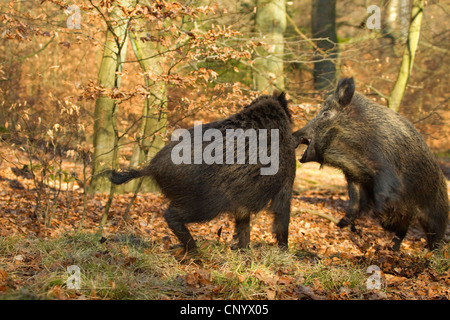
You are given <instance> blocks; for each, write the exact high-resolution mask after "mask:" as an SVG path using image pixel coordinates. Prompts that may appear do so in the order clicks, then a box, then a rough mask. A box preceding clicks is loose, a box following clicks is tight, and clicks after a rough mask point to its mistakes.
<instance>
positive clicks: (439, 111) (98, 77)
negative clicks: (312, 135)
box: [0, 0, 450, 299]
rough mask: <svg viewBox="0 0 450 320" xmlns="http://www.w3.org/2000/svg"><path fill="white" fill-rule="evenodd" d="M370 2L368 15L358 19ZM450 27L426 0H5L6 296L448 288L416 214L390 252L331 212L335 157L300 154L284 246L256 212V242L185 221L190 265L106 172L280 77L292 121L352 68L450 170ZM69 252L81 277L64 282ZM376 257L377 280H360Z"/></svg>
mask: <svg viewBox="0 0 450 320" xmlns="http://www.w3.org/2000/svg"><path fill="white" fill-rule="evenodd" d="M370 5H377V6H378V7H379V8H380V22H381V28H380V29H369V28H368V22H369V20H368V18H370V17H371V16H372V13H368V12H367V8H368V7H369V6H370ZM422 9H423V10H422ZM418 17H420V19H421V20H420V24H419V27H420V31H419V30H417V28H416V29H414V28H415V27H416V26H415V25H414V24H413V23H411V24H410V21H413V22H414V23H416V24H417V22H418V21H419V20H418V19H417V18H418ZM419 35H420V36H419ZM449 38H450V4H449V3H447V2H445V1H437V0H436V1H418V0H414V1H412V0H411V1H408V0H388V1H380V0H378V1H375V0H374V1H359V0H356V1H348V0H334V1H333V0H326V1H324V0H311V1H309V0H299V1H284V0H257V1H256V0H252V1H249V0H239V1H221V0H211V1H203V0H202V1H178V2H177V1H131V0H128V1H126V0H123V1H117V2H116V1H107V0H100V1H93V0H92V1H88V0H78V1H63V0H49V1H34V0H33V1H32V0H17V1H6V0H3V1H1V2H0V134H1V140H0V297H3V298H5V299H19V298H25V299H34V298H50V299H197V298H201V299H210V298H212V299H217V298H225V299H230V298H231V299H448V298H449V297H450V289H449V286H450V271H449V265H450V263H449V259H448V254H449V246H448V244H447V245H446V246H444V248H443V249H442V250H441V251H440V252H433V253H432V252H427V251H426V250H425V249H424V239H423V234H421V230H420V228H413V230H411V231H410V232H409V234H408V236H407V238H406V241H405V242H404V245H403V246H404V248H403V250H402V252H401V253H398V254H393V253H391V252H390V251H389V250H387V247H388V244H389V241H390V240H391V237H392V235H390V234H388V233H387V232H385V231H383V230H382V229H381V227H379V226H378V224H377V223H376V222H375V221H374V220H372V219H371V218H370V217H368V218H367V219H363V221H361V222H360V225H358V229H360V232H359V233H357V234H354V233H351V232H350V231H348V230H340V229H338V228H337V227H336V226H335V225H334V224H335V221H336V220H338V219H339V218H340V217H341V216H342V215H343V214H344V212H345V206H346V203H347V200H348V198H347V195H346V188H345V181H344V179H343V177H342V174H341V173H340V172H339V171H336V170H334V169H331V168H323V169H321V170H318V169H319V165H315V164H307V165H302V166H300V165H299V167H298V168H297V179H296V182H295V195H294V199H293V202H292V222H291V227H290V248H289V250H288V251H287V252H281V251H279V250H278V249H276V248H275V247H274V246H273V243H274V239H273V236H272V234H271V231H270V227H269V226H270V220H271V216H270V214H267V213H265V212H264V213H261V214H259V215H258V216H256V217H255V218H254V221H253V222H252V244H253V246H252V248H251V249H249V250H248V251H245V252H235V251H231V250H230V249H229V247H230V243H231V242H232V233H233V223H232V221H231V220H230V219H229V218H228V217H227V216H223V217H220V218H218V219H215V220H214V221H212V222H211V223H207V224H199V225H196V224H195V225H192V226H191V229H192V230H193V234H194V237H195V238H196V239H198V241H199V243H200V244H201V251H202V260H201V261H190V262H180V261H178V260H177V259H176V258H175V257H174V255H173V254H172V253H171V252H170V249H171V247H172V246H173V245H175V244H176V243H177V241H176V239H175V238H174V237H173V235H172V234H171V233H170V231H169V229H168V228H167V226H166V225H165V222H164V220H163V218H162V213H163V212H164V208H165V206H166V202H165V199H164V198H163V197H162V196H160V195H159V194H158V192H157V189H156V188H155V186H154V185H153V184H152V183H151V181H146V180H143V181H142V182H137V183H130V184H128V185H126V186H125V189H120V188H115V187H113V186H111V185H110V184H109V183H108V181H107V179H106V178H105V176H104V175H103V174H102V173H103V172H104V171H105V170H108V169H111V168H118V167H128V166H129V165H130V164H131V165H132V166H139V165H141V164H143V163H145V162H146V161H148V159H150V158H151V157H152V155H154V154H155V152H157V150H158V149H159V148H161V146H163V145H164V143H165V142H166V141H167V140H168V139H170V134H171V132H172V131H173V130H174V129H176V128H179V127H189V126H191V125H192V124H193V121H194V120H202V122H203V123H206V122H209V121H213V120H217V119H220V118H224V117H226V116H227V115H230V114H232V113H234V112H236V111H237V110H239V109H240V108H241V107H242V106H243V105H245V104H246V103H248V102H249V101H251V100H252V99H253V98H254V97H256V96H258V95H260V94H261V93H271V92H272V91H273V90H275V89H278V90H285V91H286V92H287V93H288V97H289V99H290V101H291V102H290V107H291V109H292V110H293V113H294V127H295V128H300V127H301V126H303V125H304V124H305V123H306V122H307V120H308V119H311V118H312V117H313V116H314V114H315V112H316V111H317V110H318V108H319V107H320V103H321V101H322V100H323V98H324V97H325V95H326V94H327V93H328V92H329V91H330V90H332V89H333V86H334V84H335V83H336V81H337V80H338V79H339V77H341V76H353V77H354V78H355V81H356V85H357V90H359V91H361V92H363V93H365V94H366V95H368V96H369V97H371V98H372V99H374V100H376V101H378V102H379V103H380V104H382V105H386V106H389V107H391V108H394V109H396V108H397V107H398V112H400V113H401V114H403V115H405V116H406V117H407V118H408V119H409V120H410V121H411V122H413V123H414V125H415V126H416V128H417V129H418V130H419V132H421V133H422V135H423V136H424V138H425V139H426V141H427V143H428V144H429V146H430V147H431V149H432V150H433V152H434V153H435V154H436V155H437V157H438V159H439V162H440V164H441V167H442V169H443V171H444V173H445V174H446V176H447V178H448V177H449V174H450V160H449V158H450V153H449V152H450V143H449V142H450V141H449V131H450V126H449V125H448V121H449V118H450V110H449V108H448V101H449V99H450V92H449V90H448V88H447V84H448V83H449V71H450V70H449V69H450V66H449V59H450V55H449V51H450V41H449ZM415 42H417V48H413V47H414V46H413V45H412V44H414V43H415ZM408 49H409V51H408ZM411 49H412V51H411ZM405 55H406V58H405ZM412 57H414V59H413V60H412V59H411V58H412ZM405 70H406V71H405ZM405 77H406V81H407V82H403V84H402V83H401V81H400V80H402V79H404V78H405ZM399 83H400V84H402V85H398V84H399ZM397 87H402V88H400V89H404V94H401V95H400V96H401V98H402V99H401V104H399V105H395V103H394V102H395V101H394V100H395V99H394V98H396V97H397V96H398V91H397V89H395V88H397ZM394 89H395V90H394ZM400 91H402V90H400ZM299 149H300V148H299ZM299 152H301V150H299ZM320 215H321V216H320ZM324 217H325V219H324ZM448 237H449V236H448V233H447V241H448ZM70 265H78V266H80V268H81V270H82V288H81V289H80V290H73V289H69V288H68V287H67V284H66V280H67V277H68V274H67V271H66V269H67V267H68V266H70ZM370 265H377V266H379V267H380V268H381V270H382V279H383V281H382V287H381V288H379V289H375V290H373V289H370V290H369V289H367V286H366V280H367V277H368V274H366V270H367V267H368V266H370Z"/></svg>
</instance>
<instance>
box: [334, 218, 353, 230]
mask: <svg viewBox="0 0 450 320" xmlns="http://www.w3.org/2000/svg"><path fill="white" fill-rule="evenodd" d="M350 223H351V221H350V220H349V219H347V217H343V218H342V219H341V220H339V222H338V223H337V226H338V227H339V228H345V227H346V226H348V225H349V224H350ZM352 225H353V224H352ZM353 227H354V225H353Z"/></svg>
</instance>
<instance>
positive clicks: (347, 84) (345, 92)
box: [334, 78, 355, 107]
mask: <svg viewBox="0 0 450 320" xmlns="http://www.w3.org/2000/svg"><path fill="white" fill-rule="evenodd" d="M354 93H355V82H354V81H353V78H344V79H341V80H340V81H339V84H338V85H337V88H336V91H335V93H334V96H335V98H336V100H337V102H338V103H339V105H340V106H341V107H346V106H348V105H349V104H350V102H351V101H352V98H353V94H354Z"/></svg>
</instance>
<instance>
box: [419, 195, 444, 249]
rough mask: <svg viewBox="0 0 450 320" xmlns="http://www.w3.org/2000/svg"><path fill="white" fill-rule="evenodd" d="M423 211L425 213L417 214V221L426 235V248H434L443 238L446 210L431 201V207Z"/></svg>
mask: <svg viewBox="0 0 450 320" xmlns="http://www.w3.org/2000/svg"><path fill="white" fill-rule="evenodd" d="M444 207H446V206H444ZM424 211H425V212H424V213H427V214H425V215H424V214H423V213H422V214H421V215H419V222H420V225H421V226H422V228H423V231H424V232H425V235H426V237H427V246H428V249H430V250H434V249H437V248H438V247H439V243H440V242H441V241H442V239H443V238H444V235H445V231H446V229H447V228H446V227H447V220H448V213H447V212H448V211H447V210H446V209H445V208H444V209H441V208H439V205H438V204H437V203H433V204H432V205H431V207H429V208H427V209H425V210H424Z"/></svg>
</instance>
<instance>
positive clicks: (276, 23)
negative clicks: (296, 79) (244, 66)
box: [253, 0, 286, 91]
mask: <svg viewBox="0 0 450 320" xmlns="http://www.w3.org/2000/svg"><path fill="white" fill-rule="evenodd" d="M285 30H286V3H285V0H258V1H257V10H256V32H257V33H259V35H260V36H261V42H263V43H264V44H265V45H264V46H261V47H258V48H257V49H256V55H257V56H256V58H255V63H254V69H255V70H254V72H253V86H254V88H255V89H256V90H259V91H272V90H273V89H274V88H277V89H279V90H284V85H285V83H284V82H285V81H284V73H283V54H284V37H283V33H284V31H285Z"/></svg>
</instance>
